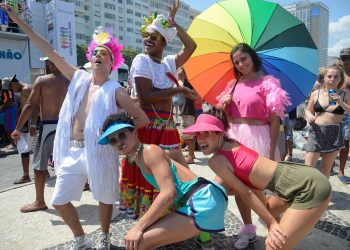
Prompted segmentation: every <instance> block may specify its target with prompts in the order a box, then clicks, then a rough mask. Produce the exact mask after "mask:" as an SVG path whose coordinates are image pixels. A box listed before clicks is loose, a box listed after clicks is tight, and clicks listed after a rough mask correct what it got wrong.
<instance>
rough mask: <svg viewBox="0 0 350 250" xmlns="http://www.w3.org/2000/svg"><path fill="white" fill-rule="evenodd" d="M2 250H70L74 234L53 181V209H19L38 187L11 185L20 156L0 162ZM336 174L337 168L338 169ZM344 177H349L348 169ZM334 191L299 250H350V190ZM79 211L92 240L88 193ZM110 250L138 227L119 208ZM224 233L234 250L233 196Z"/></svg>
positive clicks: (94, 216) (93, 206)
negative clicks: (63, 215)
mask: <svg viewBox="0 0 350 250" xmlns="http://www.w3.org/2000/svg"><path fill="white" fill-rule="evenodd" d="M196 157H197V159H196V164H194V165H191V169H192V170H193V171H194V172H196V173H197V174H198V175H200V176H204V177H208V178H212V177H213V173H212V172H211V171H210V170H209V168H208V167H207V166H206V165H207V160H206V158H204V157H203V155H202V154H201V153H199V152H196ZM303 157H304V152H302V151H298V150H296V151H295V160H297V161H302V159H303ZM348 164H349V163H348ZM0 166H1V167H0V168H1V169H0V171H1V172H0V184H1V189H0V190H1V191H0V218H1V224H0V231H1V234H0V241H1V242H2V244H1V246H0V249H69V245H70V240H71V239H72V234H71V232H70V231H69V229H68V228H67V226H66V225H65V224H64V223H63V221H62V220H61V218H60V217H59V216H58V214H57V212H56V211H55V210H54V209H53V208H52V206H51V205H50V199H51V196H52V193H53V187H54V183H55V179H54V178H52V179H50V180H48V182H47V185H46V192H45V197H46V202H47V204H48V206H49V209H48V210H46V211H43V212H36V213H28V214H23V213H21V212H19V209H20V208H21V207H22V206H23V205H25V204H27V203H29V202H32V201H33V199H34V194H35V193H34V185H33V182H31V184H29V185H28V184H27V185H24V186H20V187H18V186H13V185H12V182H13V180H14V179H15V178H17V177H18V176H20V174H21V167H20V166H21V165H20V157H19V156H18V155H11V156H7V157H2V158H0ZM336 170H337V169H336ZM346 172H347V173H348V174H350V168H349V166H347V168H346ZM330 180H331V183H332V186H333V198H332V201H331V203H330V205H329V208H328V211H327V212H326V213H325V215H324V216H323V217H322V219H321V220H320V222H319V223H318V224H317V225H316V228H315V229H314V230H313V231H312V232H311V233H310V234H309V235H308V236H307V237H306V238H305V239H304V240H303V241H302V242H301V243H300V244H299V245H298V247H297V248H296V249H298V250H310V249H318V250H326V249H337V250H348V249H350V211H349V210H350V185H343V184H341V183H340V182H339V180H338V178H337V177H336V176H332V177H331V178H330ZM74 204H75V205H76V206H77V209H78V213H79V215H80V219H81V222H82V224H83V227H84V230H85V232H86V233H88V234H89V235H90V236H91V237H92V239H93V240H96V236H97V234H98V232H99V230H98V228H99V222H98V210H97V202H95V201H94V200H93V199H92V197H91V194H90V192H84V193H83V196H82V200H81V202H75V203H74ZM113 218H114V219H113V223H112V225H111V232H112V244H113V246H112V249H123V235H125V232H126V231H127V230H128V229H129V228H130V227H131V226H132V224H133V223H134V222H133V221H132V220H130V219H129V218H127V217H126V215H125V214H119V213H118V208H117V204H116V205H115V209H114V214H113ZM253 220H254V223H255V224H256V225H257V229H258V230H257V233H258V236H259V240H258V241H257V242H256V243H254V244H252V245H251V246H249V248H248V249H264V237H265V236H266V228H265V227H264V225H263V224H262V223H261V221H260V220H259V218H258V217H257V216H256V215H255V214H254V216H253ZM225 223H226V226H225V227H226V231H225V232H223V233H218V234H215V235H213V239H214V245H215V247H216V249H234V248H233V241H234V239H235V238H236V237H237V233H238V230H239V227H240V225H241V222H240V217H239V213H238V210H237V207H236V204H235V202H234V199H233V198H232V197H230V201H229V209H228V210H227V212H226V219H225ZM162 249H198V246H196V245H195V243H194V241H193V240H188V241H185V242H181V243H179V244H175V245H171V246H167V247H164V248H162Z"/></svg>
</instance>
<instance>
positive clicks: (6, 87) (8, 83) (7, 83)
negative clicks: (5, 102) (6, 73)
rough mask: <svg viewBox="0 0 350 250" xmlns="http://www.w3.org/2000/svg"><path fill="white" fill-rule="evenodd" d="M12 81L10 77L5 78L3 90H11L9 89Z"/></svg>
mask: <svg viewBox="0 0 350 250" xmlns="http://www.w3.org/2000/svg"><path fill="white" fill-rule="evenodd" d="M10 81H11V78H10V77H5V78H3V79H2V89H3V90H9V88H10Z"/></svg>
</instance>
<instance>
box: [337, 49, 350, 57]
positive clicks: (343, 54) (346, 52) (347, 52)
mask: <svg viewBox="0 0 350 250" xmlns="http://www.w3.org/2000/svg"><path fill="white" fill-rule="evenodd" d="M339 56H340V57H350V48H345V49H342V50H341V51H340V54H339Z"/></svg>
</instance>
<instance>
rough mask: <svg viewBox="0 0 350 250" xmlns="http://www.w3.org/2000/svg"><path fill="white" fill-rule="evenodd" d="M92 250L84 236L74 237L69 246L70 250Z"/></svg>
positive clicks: (87, 238) (88, 239)
mask: <svg viewBox="0 0 350 250" xmlns="http://www.w3.org/2000/svg"><path fill="white" fill-rule="evenodd" d="M88 249H92V243H91V240H90V238H89V237H88V236H87V235H86V234H83V235H80V236H75V237H74V239H73V242H72V245H71V246H70V250H88Z"/></svg>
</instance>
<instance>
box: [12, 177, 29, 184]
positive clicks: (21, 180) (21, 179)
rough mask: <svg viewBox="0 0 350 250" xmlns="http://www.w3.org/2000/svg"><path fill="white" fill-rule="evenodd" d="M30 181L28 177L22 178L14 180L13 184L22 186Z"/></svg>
mask: <svg viewBox="0 0 350 250" xmlns="http://www.w3.org/2000/svg"><path fill="white" fill-rule="evenodd" d="M31 181H32V180H31V179H30V177H29V176H22V177H21V178H19V179H17V180H15V181H14V182H13V184H23V183H27V182H31Z"/></svg>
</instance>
